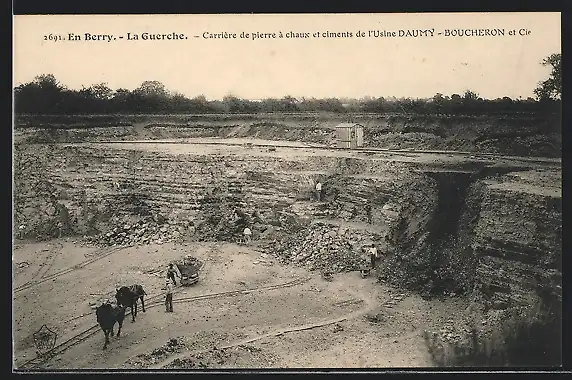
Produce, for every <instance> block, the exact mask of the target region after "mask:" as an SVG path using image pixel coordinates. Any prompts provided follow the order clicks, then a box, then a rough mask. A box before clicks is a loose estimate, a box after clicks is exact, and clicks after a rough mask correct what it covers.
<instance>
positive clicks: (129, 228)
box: [86, 217, 188, 246]
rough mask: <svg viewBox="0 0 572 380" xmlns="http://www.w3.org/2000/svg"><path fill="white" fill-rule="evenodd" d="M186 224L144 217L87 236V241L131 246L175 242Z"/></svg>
mask: <svg viewBox="0 0 572 380" xmlns="http://www.w3.org/2000/svg"><path fill="white" fill-rule="evenodd" d="M187 228H188V226H185V225H184V224H175V223H173V222H169V221H164V222H163V221H156V220H155V218H153V217H145V218H143V219H141V220H139V221H137V222H135V223H125V224H123V225H121V226H119V227H114V228H113V229H111V230H110V231H108V232H105V233H102V234H99V235H96V236H90V237H87V239H86V240H87V241H88V242H90V243H92V244H95V245H99V246H132V245H144V244H152V243H156V244H162V243H168V242H175V241H177V240H178V239H180V238H181V236H182V235H183V234H184V233H185V230H186V229H187Z"/></svg>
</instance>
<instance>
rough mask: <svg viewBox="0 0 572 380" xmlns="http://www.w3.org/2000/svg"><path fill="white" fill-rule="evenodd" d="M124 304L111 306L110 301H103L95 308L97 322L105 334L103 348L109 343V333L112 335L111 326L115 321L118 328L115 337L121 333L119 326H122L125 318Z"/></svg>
mask: <svg viewBox="0 0 572 380" xmlns="http://www.w3.org/2000/svg"><path fill="white" fill-rule="evenodd" d="M125 309H126V308H125V306H121V305H118V306H113V305H111V304H110V303H104V304H103V305H101V306H99V307H98V308H97V309H96V310H95V315H96V316H97V323H99V326H100V327H101V329H102V330H103V333H104V334H105V344H104V345H103V349H104V350H105V349H106V348H107V344H108V343H109V334H110V333H111V336H113V335H114V334H113V327H114V326H115V324H116V323H117V324H118V325H119V328H118V330H117V337H118V338H119V336H120V335H121V327H122V326H123V320H124V319H125Z"/></svg>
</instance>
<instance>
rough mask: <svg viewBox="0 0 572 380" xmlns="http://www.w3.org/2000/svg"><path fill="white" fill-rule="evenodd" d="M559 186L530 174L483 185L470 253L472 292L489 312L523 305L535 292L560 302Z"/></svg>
mask: <svg viewBox="0 0 572 380" xmlns="http://www.w3.org/2000/svg"><path fill="white" fill-rule="evenodd" d="M560 180H561V179H560V176H559V174H558V173H554V172H539V171H530V172H520V173H509V174H507V175H505V176H502V177H500V178H499V179H498V180H489V181H485V187H484V191H483V196H482V201H481V207H480V208H481V212H480V216H479V221H478V224H477V226H476V228H475V239H474V245H473V249H474V253H475V256H476V257H477V260H478V264H477V268H476V287H477V289H479V290H480V292H479V293H480V295H481V296H482V297H483V299H484V300H486V302H487V304H488V305H489V306H490V307H492V308H505V307H507V306H509V305H510V306H515V305H519V304H523V303H528V302H529V297H531V296H532V297H534V296H535V295H536V294H537V293H538V292H541V293H542V292H553V293H555V295H556V296H557V297H558V298H560V297H561V286H562V278H561V276H562V198H561V195H562V194H561V190H560V186H559V182H560ZM551 184H553V185H552V186H553V187H551V186H550V185H551Z"/></svg>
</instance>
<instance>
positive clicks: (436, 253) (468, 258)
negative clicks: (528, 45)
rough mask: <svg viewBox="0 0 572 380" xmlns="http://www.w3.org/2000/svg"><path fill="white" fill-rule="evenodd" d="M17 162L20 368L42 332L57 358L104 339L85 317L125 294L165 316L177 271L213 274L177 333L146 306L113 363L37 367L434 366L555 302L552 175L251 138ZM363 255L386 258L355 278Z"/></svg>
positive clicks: (102, 147) (520, 160)
mask: <svg viewBox="0 0 572 380" xmlns="http://www.w3.org/2000/svg"><path fill="white" fill-rule="evenodd" d="M14 157H15V158H14V162H15V163H14V165H15V166H14V176H15V177H14V184H15V185H14V186H15V191H14V231H15V232H14V234H15V242H14V250H13V266H14V281H13V283H14V289H15V290H14V317H13V318H14V350H15V357H16V367H19V366H22V367H26V366H28V364H27V363H28V361H30V360H31V359H33V358H34V357H36V353H35V347H34V341H33V333H34V332H36V331H37V330H39V329H40V327H41V326H42V325H47V326H49V327H50V329H52V330H54V331H55V332H56V333H57V336H58V338H57V343H56V344H58V345H59V344H60V343H61V342H65V341H67V340H68V339H73V338H74V337H75V336H76V335H77V334H79V333H80V332H82V331H85V330H86V329H88V328H90V327H91V326H93V325H95V324H96V321H95V316H94V313H93V310H92V309H91V308H90V305H91V304H93V302H94V300H95V299H98V298H101V297H105V296H106V295H107V296H109V295H110V294H113V292H114V289H115V286H116V284H131V283H139V284H142V285H143V286H144V287H145V289H146V291H147V293H148V294H149V297H150V298H153V297H154V296H157V297H160V294H161V292H162V291H161V286H163V285H164V279H163V277H164V269H165V268H164V267H165V266H166V264H167V263H168V262H169V261H170V260H173V259H175V258H178V257H181V256H183V255H186V254H191V255H193V256H195V257H197V258H199V259H200V260H201V261H203V262H204V267H203V269H202V270H201V280H200V282H199V283H198V284H196V285H194V286H192V287H188V288H177V289H176V292H175V296H174V300H175V312H174V313H173V314H168V313H165V312H164V310H163V307H162V304H161V300H162V299H160V298H159V301H149V302H150V303H149V305H154V303H153V302H155V306H157V307H153V306H151V307H150V308H149V310H148V311H147V312H146V313H140V314H138V318H137V321H136V322H134V323H132V322H131V321H130V320H129V319H127V320H126V322H125V324H124V328H123V330H122V336H121V338H118V339H116V338H114V339H112V341H111V344H110V347H109V348H108V349H107V350H106V351H103V350H101V346H102V345H103V333H101V331H98V332H97V333H96V334H94V335H93V336H90V337H89V338H86V339H82V340H78V341H77V343H74V344H73V345H71V346H69V347H66V349H65V350H63V349H62V350H60V351H59V352H58V354H57V355H52V356H50V357H48V358H46V359H45V360H43V361H42V362H41V364H37V368H48V369H69V368H84V369H93V368H124V369H141V368H153V369H159V368H186V369H189V368H193V369H200V368H236V367H239V368H254V367H256V368H284V367H286V368H293V367H304V368H311V367H330V368H339V367H343V368H354V367H426V366H432V365H433V362H432V360H431V355H430V353H429V351H428V349H427V347H426V343H425V338H424V337H425V336H427V333H430V334H432V333H435V334H439V339H442V340H443V341H451V340H455V339H458V338H460V337H462V332H463V331H464V329H465V328H466V325H467V323H468V322H467V321H468V320H471V322H472V323H478V324H480V325H481V327H483V329H486V328H487V326H492V325H493V324H494V320H495V318H497V320H498V319H499V318H502V312H503V311H504V310H507V309H511V308H515V307H520V306H523V305H529V304H531V303H533V302H534V299H535V298H538V295H537V294H538V292H539V291H545V292H550V293H551V294H555V296H556V298H557V299H560V297H561V293H560V292H561V273H562V268H561V254H562V244H561V239H562V227H561V224H562V200H561V163H560V159H555V158H530V157H517V156H508V155H507V156H503V155H499V154H497V155H491V154H485V153H482V152H472V153H455V152H440V151H425V152H424V151H415V150H401V151H400V150H395V149H394V150H390V149H387V150H383V149H377V150H374V149H371V150H362V151H358V150H356V151H352V150H340V149H332V148H331V147H330V146H328V145H324V144H318V143H312V142H308V141H306V142H301V141H290V142H288V141H284V140H281V141H277V140H269V139H265V138H260V136H256V135H252V136H234V137H233V136H226V137H215V136H207V137H189V136H186V137H184V138H175V139H173V138H171V139H161V140H159V139H156V140H149V139H131V140H126V139H113V138H109V139H107V141H90V140H89V139H86V140H85V141H84V142H77V141H71V142H70V141H67V142H66V141H51V142H42V141H39V142H36V143H30V142H28V143H21V144H17V145H16V146H15V152H14ZM318 181H319V182H321V183H322V184H323V197H322V199H321V200H320V201H318V200H316V199H315V198H314V194H313V189H314V186H315V183H316V182H318ZM244 224H247V225H248V226H250V228H251V229H252V232H253V239H252V242H251V243H250V244H249V245H246V246H245V245H242V244H240V238H241V231H242V227H243V225H244ZM372 243H373V244H376V246H377V247H378V249H379V250H380V252H381V253H382V257H381V259H380V262H379V264H378V266H377V267H376V269H375V271H374V272H373V273H371V274H370V276H369V277H366V278H361V277H360V273H359V270H360V267H361V266H362V265H363V260H364V256H363V248H364V247H365V246H367V245H368V244H372ZM68 269H69V270H68ZM227 293H228V294H227ZM209 294H210V295H212V296H208V297H206V296H205V297H202V296H203V295H209ZM225 294H226V295H225ZM178 298H179V299H180V302H179V303H177V299H178ZM187 299H188V300H187ZM192 299H194V300H192ZM70 300H72V301H70ZM187 301H188V302H187Z"/></svg>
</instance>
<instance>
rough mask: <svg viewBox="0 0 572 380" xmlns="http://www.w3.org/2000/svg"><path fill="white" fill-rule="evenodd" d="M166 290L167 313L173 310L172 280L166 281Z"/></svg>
mask: <svg viewBox="0 0 572 380" xmlns="http://www.w3.org/2000/svg"><path fill="white" fill-rule="evenodd" d="M165 285H166V292H165V309H166V312H167V313H172V312H173V284H172V283H171V281H169V280H167V282H166V284H165Z"/></svg>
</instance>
